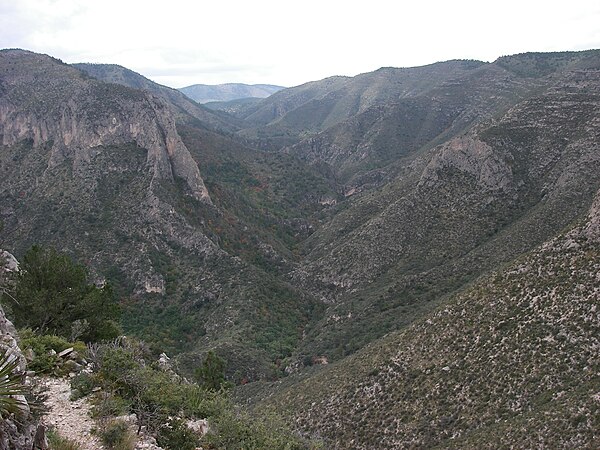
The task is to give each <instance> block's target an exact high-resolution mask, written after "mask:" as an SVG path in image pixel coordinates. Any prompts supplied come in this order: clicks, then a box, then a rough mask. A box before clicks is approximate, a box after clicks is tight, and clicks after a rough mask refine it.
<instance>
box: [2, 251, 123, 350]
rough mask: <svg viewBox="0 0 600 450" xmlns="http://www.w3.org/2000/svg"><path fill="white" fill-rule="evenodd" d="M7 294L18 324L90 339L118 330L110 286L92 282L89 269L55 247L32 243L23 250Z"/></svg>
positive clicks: (66, 335)
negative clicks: (24, 251)
mask: <svg viewBox="0 0 600 450" xmlns="http://www.w3.org/2000/svg"><path fill="white" fill-rule="evenodd" d="M5 296H6V297H8V298H9V299H10V300H12V302H11V309H12V313H13V317H14V322H15V325H17V326H18V327H28V328H32V329H34V330H37V331H39V332H41V333H44V334H54V335H57V336H61V337H64V338H67V339H77V338H79V339H81V340H83V341H86V342H90V341H98V340H101V339H111V338H114V337H116V336H118V334H119V327H118V326H117V324H116V322H115V321H116V320H117V319H118V317H119V308H118V305H117V304H116V302H115V298H114V295H113V291H112V289H111V287H110V286H109V285H105V286H103V287H98V286H96V285H94V284H88V274H87V270H86V268H85V267H84V266H82V265H80V264H77V263H75V262H74V261H73V260H72V259H71V258H70V257H69V256H67V255H65V254H63V253H59V252H58V251H56V250H54V249H52V248H42V247H40V246H33V247H32V248H31V249H30V250H29V251H28V252H27V253H25V255H24V256H23V260H22V261H21V266H20V270H19V272H17V273H16V275H15V279H14V283H12V285H11V286H10V288H8V290H7V294H6V295H5ZM75 334H76V335H75Z"/></svg>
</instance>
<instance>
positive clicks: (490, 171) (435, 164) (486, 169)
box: [419, 135, 512, 191]
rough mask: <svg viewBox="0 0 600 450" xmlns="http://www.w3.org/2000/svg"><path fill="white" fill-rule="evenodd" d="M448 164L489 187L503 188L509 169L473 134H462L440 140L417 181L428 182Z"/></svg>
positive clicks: (506, 181)
mask: <svg viewBox="0 0 600 450" xmlns="http://www.w3.org/2000/svg"><path fill="white" fill-rule="evenodd" d="M449 168H453V169H456V170H458V171H460V172H464V173H466V174H469V175H472V176H473V177H475V179H476V180H477V183H478V184H479V185H481V186H482V187H484V188H485V189H489V190H492V191H494V190H504V189H507V188H508V187H509V186H510V184H511V181H512V172H511V169H510V167H509V166H508V164H507V163H506V161H505V159H504V158H503V157H502V155H499V154H498V153H497V152H494V150H493V149H492V148H491V147H490V146H489V145H488V144H486V143H485V142H483V141H481V140H479V139H477V138H476V137H475V136H470V135H465V136H459V137H457V138H454V139H452V140H451V141H449V142H448V143H447V144H444V145H443V146H442V147H441V149H440V151H439V152H437V153H436V155H435V156H434V157H433V159H432V160H431V162H430V163H429V164H428V165H427V167H426V168H425V170H424V172H423V174H422V176H421V180H420V183H419V184H420V185H425V186H427V185H431V184H433V183H435V182H437V181H438V179H439V177H440V174H441V173H444V172H447V171H448V169H449Z"/></svg>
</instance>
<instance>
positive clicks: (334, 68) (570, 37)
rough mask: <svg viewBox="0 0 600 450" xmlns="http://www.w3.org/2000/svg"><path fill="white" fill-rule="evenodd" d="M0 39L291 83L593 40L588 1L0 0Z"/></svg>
mask: <svg viewBox="0 0 600 450" xmlns="http://www.w3.org/2000/svg"><path fill="white" fill-rule="evenodd" d="M0 48H24V49H27V50H32V51H35V52H40V53H46V54H49V55H52V56H54V57H56V58H60V59H62V60H63V61H64V62H67V63H75V62H93V63H111V64H120V65H122V66H125V67H127V68H129V69H132V70H135V71H136V72H139V73H141V74H142V75H144V76H146V77H148V78H150V79H152V80H154V81H156V82H158V83H161V84H164V85H167V86H171V87H175V88H178V87H183V86H188V85H191V84H197V83H201V84H219V83H229V82H231V83H249V84H254V83H266V84H278V85H282V86H296V85H299V84H302V83H305V82H307V81H312V80H318V79H322V78H325V77H328V76H332V75H348V76H353V75H357V74H359V73H363V72H370V71H372V70H376V69H378V68H379V67H388V66H393V67H411V66H418V65H424V64H430V63H434V62H436V61H445V60H449V59H478V60H482V61H493V60H495V59H496V58H498V57H500V56H502V55H510V54H515V53H522V52H526V51H563V50H586V49H592V48H600V1H598V0H594V1H588V0H561V1H554V0H547V1H536V0H533V1H528V0H518V1H515V0H503V1H495V0H489V1H484V0H479V1H470V0H469V1H467V0H446V1H433V0H416V1H410V2H406V1H404V2H403V1H400V0H396V1H394V0H387V1H384V0H365V1H360V2H358V1H354V0H345V1H338V0H301V1H294V2H291V1H286V0H278V1H271V0H254V1H247V0H246V1H242V0H211V1H206V0H196V1H193V0H190V1H184V0H168V1H164V0H163V1H154V0H146V1H140V0H102V1H94V0H79V1H76V0H0Z"/></svg>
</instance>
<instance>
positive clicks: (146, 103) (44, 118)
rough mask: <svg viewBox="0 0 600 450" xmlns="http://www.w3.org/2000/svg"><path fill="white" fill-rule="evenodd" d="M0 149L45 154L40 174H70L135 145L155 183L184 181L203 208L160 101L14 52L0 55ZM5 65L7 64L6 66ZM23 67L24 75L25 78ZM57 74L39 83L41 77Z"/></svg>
mask: <svg viewBox="0 0 600 450" xmlns="http://www.w3.org/2000/svg"><path fill="white" fill-rule="evenodd" d="M0 59H2V60H4V61H0V63H1V64H0V67H2V68H3V69H4V70H3V71H2V72H3V73H0V75H1V76H2V89H1V90H0V137H1V139H0V141H1V143H2V145H4V146H13V145H15V144H17V143H19V142H22V141H26V140H29V141H32V142H33V145H34V147H39V146H42V145H47V146H49V147H51V151H50V158H49V161H48V168H50V169H51V168H53V167H55V166H57V165H59V164H62V163H64V162H65V161H72V164H73V172H74V173H78V172H80V169H81V167H82V166H83V165H84V164H85V163H87V162H90V160H91V159H92V158H93V156H94V155H95V154H96V153H97V151H96V150H95V149H97V148H98V147H107V146H120V145H123V144H128V143H135V144H137V145H138V146H139V147H141V148H143V149H146V150H147V152H148V153H147V165H148V168H149V170H151V171H152V173H153V176H154V177H155V178H156V179H159V180H160V179H167V180H173V179H174V178H175V177H178V178H182V179H183V180H185V182H186V184H187V187H188V188H189V192H190V194H191V195H192V196H193V197H195V198H196V199H197V200H200V201H204V202H210V196H209V194H208V191H207V189H206V187H205V185H204V181H203V180H202V177H201V176H200V170H199V168H198V165H197V164H196V162H195V161H194V159H193V158H192V156H191V154H190V152H189V151H188V149H187V148H186V147H185V145H184V144H183V142H182V141H181V138H180V137H179V134H178V133H177V129H176V127H175V120H174V118H173V116H172V115H171V114H170V112H169V108H168V106H167V104H166V103H165V102H164V100H162V99H160V98H158V97H156V96H153V95H152V94H150V93H148V92H143V91H138V90H134V89H129V88H127V87H124V86H120V85H114V84H106V83H100V82H97V81H95V80H91V79H88V78H85V77H84V75H83V74H82V73H81V72H80V71H78V70H77V69H75V68H72V67H69V66H66V65H57V64H56V61H55V60H53V59H52V58H50V57H48V56H44V55H37V54H34V53H30V52H25V51H22V50H7V51H3V52H0ZM11 60H13V61H11ZM11 63H12V64H11ZM28 67H30V68H31V70H27V68H28ZM57 67H58V68H59V69H61V70H62V73H60V74H57V75H58V76H56V77H53V78H49V80H50V82H48V83H45V84H42V83H39V78H40V77H41V76H42V75H46V74H47V72H48V71H49V70H53V71H58V70H59V69H57Z"/></svg>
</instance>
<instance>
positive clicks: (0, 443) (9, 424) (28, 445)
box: [0, 251, 43, 450]
mask: <svg viewBox="0 0 600 450" xmlns="http://www.w3.org/2000/svg"><path fill="white" fill-rule="evenodd" d="M0 254H2V256H3V257H4V259H3V260H0V281H1V280H3V278H4V273H5V270H6V268H7V267H9V266H8V264H9V263H11V262H14V261H16V260H15V258H14V257H13V256H12V255H11V254H10V253H8V252H3V251H0ZM16 338H17V331H16V330H15V327H14V326H13V324H12V323H11V321H10V320H8V319H7V318H6V315H5V314H4V310H3V309H2V306H0V350H2V351H4V350H7V353H8V355H10V358H11V359H12V360H16V361H18V366H17V368H16V369H15V371H17V372H18V373H23V374H24V373H25V370H26V361H25V357H24V356H23V353H22V352H21V349H20V348H19V345H18V344H17V339H16ZM17 400H18V401H19V402H20V403H21V404H22V406H21V414H20V415H19V417H14V416H9V417H2V418H1V419H0V450H31V449H32V448H34V442H35V441H36V432H37V431H38V424H37V423H36V421H35V420H34V419H33V417H32V415H31V409H30V407H29V404H28V403H27V400H26V398H25V397H24V396H21V395H19V396H17ZM41 432H42V433H41V434H42V435H43V430H41ZM41 440H42V441H43V439H41Z"/></svg>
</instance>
